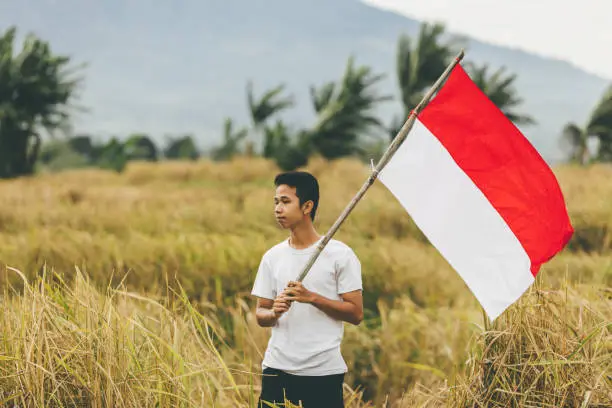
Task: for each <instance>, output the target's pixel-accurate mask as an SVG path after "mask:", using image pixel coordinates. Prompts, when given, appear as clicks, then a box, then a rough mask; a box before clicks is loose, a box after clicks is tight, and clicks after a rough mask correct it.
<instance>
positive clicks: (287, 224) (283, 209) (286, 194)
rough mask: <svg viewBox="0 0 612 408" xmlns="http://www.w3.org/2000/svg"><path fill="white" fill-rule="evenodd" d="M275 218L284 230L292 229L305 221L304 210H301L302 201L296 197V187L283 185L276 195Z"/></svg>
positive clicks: (277, 189) (278, 188) (279, 187)
mask: <svg viewBox="0 0 612 408" xmlns="http://www.w3.org/2000/svg"><path fill="white" fill-rule="evenodd" d="M274 216H275V217H276V222H278V224H279V225H280V226H281V227H282V228H284V229H287V228H292V227H294V226H295V225H297V224H299V223H300V222H302V221H303V219H304V216H305V215H304V210H303V209H302V208H300V199H299V198H298V196H297V195H295V187H289V186H288V185H286V184H281V185H280V186H278V187H277V188H276V194H275V195H274Z"/></svg>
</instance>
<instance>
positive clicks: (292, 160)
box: [264, 120, 312, 170]
mask: <svg viewBox="0 0 612 408" xmlns="http://www.w3.org/2000/svg"><path fill="white" fill-rule="evenodd" d="M264 131H265V139H264V157H266V158H272V159H274V160H275V161H276V164H277V165H278V166H279V167H280V168H281V169H282V170H295V169H296V168H298V167H301V166H304V165H305V164H306V163H307V162H308V157H309V156H310V154H311V149H312V145H311V140H310V135H309V134H308V132H306V131H305V130H300V131H298V132H293V133H292V132H291V131H290V129H289V128H288V127H287V125H285V123H283V122H282V121H281V120H278V121H277V122H276V124H275V125H274V127H268V126H266V128H265V129H264Z"/></svg>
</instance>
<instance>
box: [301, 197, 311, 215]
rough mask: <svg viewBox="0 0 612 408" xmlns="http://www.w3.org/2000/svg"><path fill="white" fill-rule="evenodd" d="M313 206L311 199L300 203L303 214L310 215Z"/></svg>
mask: <svg viewBox="0 0 612 408" xmlns="http://www.w3.org/2000/svg"><path fill="white" fill-rule="evenodd" d="M313 207H314V202H313V201H312V200H308V201H306V202H305V203H304V204H303V205H302V212H303V213H304V215H310V213H311V212H312V208H313Z"/></svg>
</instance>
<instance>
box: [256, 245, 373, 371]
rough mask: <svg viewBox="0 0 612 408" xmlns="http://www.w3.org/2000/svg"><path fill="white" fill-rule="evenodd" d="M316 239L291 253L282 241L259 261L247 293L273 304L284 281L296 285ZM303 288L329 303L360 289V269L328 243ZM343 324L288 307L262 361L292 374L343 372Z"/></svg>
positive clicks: (350, 255) (346, 250) (345, 249)
mask: <svg viewBox="0 0 612 408" xmlns="http://www.w3.org/2000/svg"><path fill="white" fill-rule="evenodd" d="M322 239H323V238H321V239H320V240H319V241H317V242H316V243H315V244H313V245H311V246H310V247H308V248H305V249H295V248H293V247H291V246H290V245H289V242H288V240H285V241H283V242H281V243H279V244H277V245H275V246H274V247H272V248H270V249H269V250H268V251H267V252H266V253H265V254H264V255H263V257H262V260H261V263H260V265H259V270H258V271H257V276H256V278H255V283H254V285H253V290H252V291H251V293H252V294H253V295H255V296H257V297H262V298H266V299H274V298H276V296H277V295H279V294H280V293H281V292H282V291H283V290H284V289H285V288H286V287H287V284H288V283H289V281H292V280H296V279H297V277H298V275H299V274H300V272H301V271H302V270H303V268H304V266H305V265H306V263H307V262H308V260H309V259H310V256H311V255H312V254H313V253H314V252H315V251H316V248H317V245H318V244H319V242H320V241H321V240H322ZM302 284H303V285H304V287H306V289H308V290H310V291H312V292H315V293H318V294H319V295H321V296H324V297H326V298H328V299H333V300H342V298H341V297H340V294H342V293H346V292H351V291H354V290H360V289H362V282H361V264H360V262H359V259H357V256H356V255H355V253H354V252H353V250H352V249H351V248H350V247H349V246H347V245H346V244H344V243H342V242H340V241H337V240H334V239H331V240H330V241H329V242H328V243H327V245H326V246H325V248H324V249H323V251H322V252H321V254H319V257H318V258H317V260H316V261H315V263H314V265H313V266H312V268H311V269H310V271H309V272H308V275H306V278H304V280H303V281H302ZM343 335H344V324H343V322H342V321H340V320H336V319H334V318H332V317H329V316H328V315H327V314H325V313H324V312H322V311H321V310H319V309H318V308H316V307H315V306H313V305H311V304H306V303H300V302H293V303H292V304H291V306H290V307H289V310H288V311H287V312H285V313H284V314H283V315H282V316H281V317H280V319H279V320H278V322H277V324H276V325H275V326H274V327H272V336H271V337H270V341H269V342H268V347H267V349H266V353H265V356H264V360H263V362H262V366H263V368H265V367H270V368H276V369H279V370H283V371H285V372H287V373H289V374H294V375H312V376H320V375H331V374H341V373H345V372H346V371H347V366H346V363H345V361H344V359H343V357H342V354H341V352H340V343H341V341H342V337H343Z"/></svg>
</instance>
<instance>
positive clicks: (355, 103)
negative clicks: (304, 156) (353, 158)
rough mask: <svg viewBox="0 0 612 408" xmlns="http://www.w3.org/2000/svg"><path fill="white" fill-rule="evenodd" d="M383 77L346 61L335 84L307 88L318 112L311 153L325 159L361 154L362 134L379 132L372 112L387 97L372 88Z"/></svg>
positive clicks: (311, 134) (368, 68) (378, 121)
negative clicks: (314, 152) (318, 154)
mask: <svg viewBox="0 0 612 408" xmlns="http://www.w3.org/2000/svg"><path fill="white" fill-rule="evenodd" d="M383 78H384V75H379V74H378V75H377V74H374V73H373V72H372V70H371V68H370V67H366V66H355V62H354V58H352V57H351V58H349V60H348V63H347V65H346V69H345V71H344V76H343V77H342V79H341V80H340V81H339V83H338V84H334V83H327V84H324V85H323V86H322V87H321V88H319V89H316V88H314V87H311V95H312V98H313V105H314V107H315V110H316V112H317V113H318V117H317V121H316V123H315V125H314V126H313V128H312V129H311V130H310V139H311V143H312V145H313V149H314V151H316V152H318V153H320V154H321V155H322V156H323V157H325V158H328V159H336V158H339V157H342V156H350V155H354V154H356V153H359V152H361V147H362V140H361V137H362V136H364V135H368V134H371V133H370V132H371V131H372V130H373V129H376V130H379V129H383V126H382V124H381V122H380V120H379V119H378V118H377V117H376V116H375V115H374V114H373V110H374V109H375V108H376V105H377V104H378V103H380V102H384V101H387V100H390V99H391V97H390V96H386V95H384V96H380V95H378V94H377V93H376V92H375V91H374V86H375V85H376V84H377V83H378V82H380V81H381V80H382V79H383Z"/></svg>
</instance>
